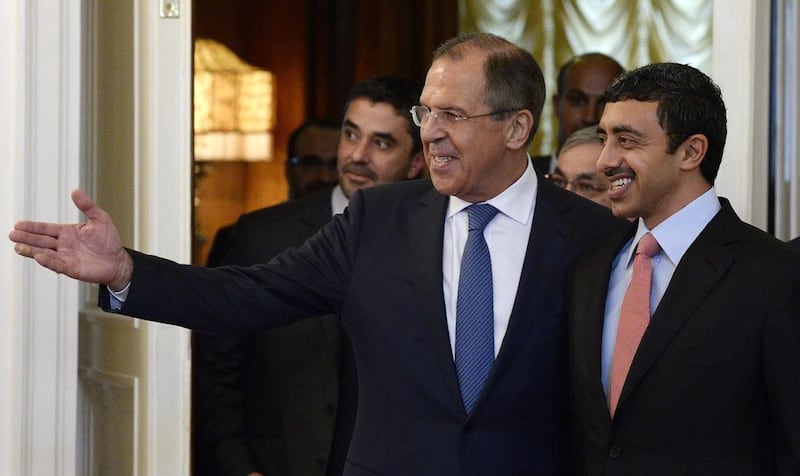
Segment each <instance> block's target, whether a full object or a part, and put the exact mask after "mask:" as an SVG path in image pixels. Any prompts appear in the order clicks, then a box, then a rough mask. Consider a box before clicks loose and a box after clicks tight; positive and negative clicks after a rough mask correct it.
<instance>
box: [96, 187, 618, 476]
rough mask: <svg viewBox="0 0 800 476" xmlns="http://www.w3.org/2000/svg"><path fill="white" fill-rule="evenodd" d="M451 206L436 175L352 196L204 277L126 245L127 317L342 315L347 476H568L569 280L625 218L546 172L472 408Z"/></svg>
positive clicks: (247, 326) (252, 319) (242, 319)
mask: <svg viewBox="0 0 800 476" xmlns="http://www.w3.org/2000/svg"><path fill="white" fill-rule="evenodd" d="M447 204H448V197H446V196H442V195H440V194H439V193H437V192H436V191H435V190H434V189H433V187H432V186H431V183H430V182H429V181H411V182H403V183H398V184H391V185H387V186H381V187H375V188H371V189H369V190H365V191H361V192H358V193H356V194H355V195H354V196H353V197H352V198H351V200H350V204H349V207H348V211H347V212H346V213H345V214H344V215H339V216H337V217H336V218H334V220H333V221H331V222H330V223H329V224H328V225H326V226H325V227H323V228H322V229H321V230H320V232H319V233H317V234H316V235H314V237H312V238H311V239H310V240H309V241H307V242H306V243H305V244H304V245H303V246H302V247H300V248H298V249H297V250H291V251H288V252H286V253H283V254H281V255H280V256H279V257H278V258H276V259H275V260H273V261H272V262H271V263H270V264H269V265H265V266H254V267H249V268H235V267H234V268H217V269H207V268H197V267H189V266H184V265H178V264H175V263H172V262H170V261H167V260H162V259H160V258H156V257H152V256H146V255H143V254H140V253H137V252H133V251H131V252H130V253H131V255H132V256H133V259H134V263H135V267H134V272H133V280H132V283H131V287H130V294H129V295H128V299H127V301H126V302H125V305H124V307H123V308H122V313H124V314H129V315H132V316H137V317H142V318H145V319H150V320H156V321H161V322H167V323H172V324H177V325H181V326H186V327H191V328H196V329H205V330H207V331H221V330H224V331H228V332H230V331H236V330H239V331H248V330H252V329H257V328H261V327H264V326H276V325H281V324H284V323H286V322H288V321H291V320H295V319H299V318H302V317H304V316H308V315H319V314H322V313H331V312H333V313H337V314H338V315H340V316H341V318H342V320H343V322H344V324H345V326H346V327H347V329H348V331H349V334H350V336H351V337H352V341H353V348H354V351H355V358H356V362H357V368H358V382H359V406H358V416H357V419H356V424H355V430H354V433H353V439H352V441H351V446H350V450H349V453H348V458H347V463H346V466H345V472H344V473H345V475H348V476H355V475H376V474H382V475H408V474H413V475H436V476H447V475H495V474H497V475H504V476H505V475H555V474H567V473H569V472H570V470H571V468H570V466H571V454H570V453H571V451H570V434H569V428H568V418H567V407H568V405H567V375H566V368H567V361H566V352H565V346H566V342H565V327H566V324H565V319H564V313H565V305H564V298H565V291H566V280H567V274H568V272H569V270H570V269H571V267H572V264H573V262H574V261H575V260H576V258H577V256H578V255H580V254H581V253H582V252H583V251H584V250H586V249H587V248H589V247H591V246H593V245H595V243H597V242H598V241H601V240H602V239H603V238H604V237H605V236H607V235H608V234H609V233H610V230H611V229H614V228H617V227H619V226H620V222H619V221H618V220H616V219H614V218H613V217H612V216H611V214H610V212H609V211H608V210H607V209H605V208H602V207H600V206H599V205H596V204H594V203H592V202H589V201H587V200H584V199H583V198H580V197H578V196H577V195H574V194H571V193H570V192H567V191H564V190H561V189H558V188H556V187H555V186H553V185H552V184H550V183H549V182H547V181H545V180H543V179H542V178H541V176H540V177H539V188H538V194H537V198H536V204H535V211H534V221H533V227H532V230H531V234H530V237H529V240H528V248H527V253H526V255H525V256H524V257H520V259H524V264H523V270H522V276H521V278H520V283H519V291H518V293H517V297H516V300H515V302H514V306H513V310H512V314H511V318H510V321H509V324H508V330H507V332H506V335H505V338H504V340H503V344H502V346H501V348H500V351H499V354H498V356H497V360H496V362H495V365H494V368H493V370H492V372H491V374H490V376H489V378H488V380H487V382H486V384H485V386H484V389H483V392H482V394H481V396H480V397H479V400H478V402H477V403H476V406H475V408H474V410H473V412H472V414H470V415H467V414H466V413H465V411H464V408H463V405H462V402H461V397H460V395H459V386H458V380H457V377H456V371H455V366H454V363H453V357H452V353H451V347H450V341H449V337H448V331H447V323H446V319H445V305H444V297H443V289H442V240H443V230H444V220H445V213H446V210H447ZM101 300H107V294H103V295H101ZM106 304H107V303H106ZM265 309H266V310H269V311H270V312H268V313H265V312H264V310H265ZM265 316H274V319H273V320H269V321H265Z"/></svg>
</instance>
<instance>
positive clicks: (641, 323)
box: [608, 233, 661, 419]
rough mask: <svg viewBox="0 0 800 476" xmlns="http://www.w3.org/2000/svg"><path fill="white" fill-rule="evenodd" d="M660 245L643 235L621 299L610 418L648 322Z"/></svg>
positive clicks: (613, 364)
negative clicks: (651, 289)
mask: <svg viewBox="0 0 800 476" xmlns="http://www.w3.org/2000/svg"><path fill="white" fill-rule="evenodd" d="M660 249H661V247H660V246H659V245H658V241H656V239H655V238H654V237H653V235H651V234H650V233H647V234H645V235H644V236H642V239H641V240H639V246H638V247H637V249H636V256H635V257H634V259H633V274H632V275H631V283H630V285H629V286H628V290H627V291H626V292H625V296H624V297H623V298H622V309H621V310H620V313H619V326H618V327H617V343H616V346H615V347H614V357H613V359H612V361H611V382H610V384H609V391H608V409H609V411H610V412H611V418H612V419H613V418H614V412H615V411H616V409H617V404H618V403H619V396H620V394H621V393H622V386H623V385H624V384H625V379H626V378H627V376H628V370H630V368H631V362H633V356H634V355H635V354H636V349H638V348H639V342H641V340H642V336H643V335H644V331H645V329H647V326H648V324H650V285H651V282H652V276H653V256H655V255H656V254H657V253H658V251H659V250H660Z"/></svg>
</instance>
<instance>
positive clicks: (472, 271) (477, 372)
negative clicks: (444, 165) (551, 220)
mask: <svg viewBox="0 0 800 476" xmlns="http://www.w3.org/2000/svg"><path fill="white" fill-rule="evenodd" d="M467 213H469V234H468V236H467V243H466V245H465V246H464V255H463V256H462V258H461V274H460V275H459V279H458V300H457V303H456V372H457V373H458V383H459V385H460V386H461V399H462V401H463V402H464V409H465V410H466V411H467V413H471V412H472V407H473V406H474V405H475V401H476V400H477V399H478V395H480V392H481V389H482V388H483V384H484V382H485V381H486V377H488V375H489V372H490V371H491V370H492V364H494V300H493V296H492V289H493V288H492V260H491V257H490V256H489V247H488V246H487V245H486V240H485V239H484V237H483V230H484V228H485V227H486V224H487V223H489V221H491V220H492V218H494V216H495V215H496V214H497V209H496V208H494V207H493V206H491V205H489V204H486V203H484V204H475V205H470V206H469V207H468V208H467Z"/></svg>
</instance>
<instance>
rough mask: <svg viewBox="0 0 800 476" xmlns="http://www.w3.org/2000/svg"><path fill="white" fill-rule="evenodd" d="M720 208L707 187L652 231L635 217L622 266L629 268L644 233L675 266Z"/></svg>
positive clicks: (711, 190) (715, 193)
mask: <svg viewBox="0 0 800 476" xmlns="http://www.w3.org/2000/svg"><path fill="white" fill-rule="evenodd" d="M721 208H722V206H721V205H720V204H719V198H718V197H717V192H716V190H715V189H714V187H711V188H710V189H708V190H707V191H706V192H705V193H704V194H702V195H700V196H699V197H697V198H695V199H694V200H692V201H691V202H689V204H688V205H686V206H685V207H683V208H681V209H680V210H678V211H677V212H676V213H674V214H673V215H672V216H670V217H669V218H667V219H666V220H664V221H662V222H661V223H659V224H658V226H656V227H655V228H653V229H652V230H650V229H648V228H647V225H645V224H644V220H643V219H642V218H639V226H638V227H637V228H636V235H634V237H633V240H632V241H631V246H630V247H629V248H628V254H627V256H626V263H627V264H628V265H630V263H631V260H632V259H633V252H634V250H635V249H636V245H638V243H639V240H640V239H642V236H644V235H645V233H652V234H653V237H655V239H656V241H658V244H659V246H661V252H662V253H663V254H664V255H666V257H667V258H669V260H670V261H671V262H672V263H673V264H674V265H675V266H678V263H679V262H680V260H681V258H683V255H684V254H686V250H688V249H689V246H691V245H692V243H694V240H695V239H697V237H698V236H699V235H700V233H701V232H702V231H703V229H704V228H705V227H706V225H708V223H709V222H710V221H711V220H712V219H713V218H714V216H715V215H716V214H717V212H719V210H720V209H721Z"/></svg>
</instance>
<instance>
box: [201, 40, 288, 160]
mask: <svg viewBox="0 0 800 476" xmlns="http://www.w3.org/2000/svg"><path fill="white" fill-rule="evenodd" d="M273 86H274V78H273V76H272V73H270V72H269V71H266V70H263V69H259V68H256V67H255V66H252V65H250V64H247V63H245V62H244V61H242V60H241V59H240V58H239V57H238V56H236V54H235V53H233V52H232V51H231V50H230V49H228V48H227V47H226V46H224V45H222V44H221V43H218V42H216V41H213V40H209V39H202V38H200V39H197V40H195V47H194V156H195V160H200V161H230V160H235V161H241V160H244V161H258V160H269V159H270V158H271V157H272V133H271V131H272V128H273V125H274V122H275V114H274V110H275V101H274V87H273Z"/></svg>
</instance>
